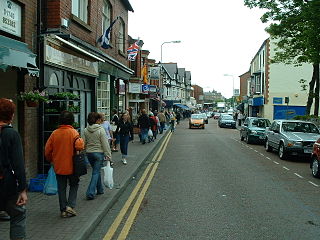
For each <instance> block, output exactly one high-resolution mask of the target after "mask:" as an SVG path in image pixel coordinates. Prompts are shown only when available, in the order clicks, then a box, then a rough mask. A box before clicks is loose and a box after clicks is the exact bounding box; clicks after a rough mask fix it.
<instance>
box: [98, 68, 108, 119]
mask: <svg viewBox="0 0 320 240" xmlns="http://www.w3.org/2000/svg"><path fill="white" fill-rule="evenodd" d="M100 80H101V81H98V82H97V84H98V86H97V110H98V112H103V113H104V114H105V116H106V119H107V120H110V75H107V74H101V76H100Z"/></svg>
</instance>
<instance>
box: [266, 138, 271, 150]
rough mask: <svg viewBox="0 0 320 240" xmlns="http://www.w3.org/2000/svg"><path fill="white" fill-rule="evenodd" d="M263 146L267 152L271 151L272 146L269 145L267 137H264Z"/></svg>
mask: <svg viewBox="0 0 320 240" xmlns="http://www.w3.org/2000/svg"><path fill="white" fill-rule="evenodd" d="M264 146H265V148H266V151H267V152H271V151H272V147H270V145H269V141H268V139H266V141H265V145H264Z"/></svg>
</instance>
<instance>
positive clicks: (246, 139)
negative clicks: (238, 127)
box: [244, 135, 251, 144]
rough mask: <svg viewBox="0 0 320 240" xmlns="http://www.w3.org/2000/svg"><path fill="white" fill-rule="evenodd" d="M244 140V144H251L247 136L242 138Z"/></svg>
mask: <svg viewBox="0 0 320 240" xmlns="http://www.w3.org/2000/svg"><path fill="white" fill-rule="evenodd" d="M244 140H245V142H246V143H248V144H249V143H251V140H250V138H249V136H248V135H246V137H245V138H244Z"/></svg>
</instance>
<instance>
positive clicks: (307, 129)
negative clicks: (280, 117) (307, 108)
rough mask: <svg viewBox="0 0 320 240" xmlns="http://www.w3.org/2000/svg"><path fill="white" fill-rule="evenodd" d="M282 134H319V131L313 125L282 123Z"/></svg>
mask: <svg viewBox="0 0 320 240" xmlns="http://www.w3.org/2000/svg"><path fill="white" fill-rule="evenodd" d="M282 130H283V131H284V132H303V133H319V129H318V128H317V126H316V125H315V124H313V123H304V122H284V123H282Z"/></svg>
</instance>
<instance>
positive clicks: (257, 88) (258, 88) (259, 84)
mask: <svg viewBox="0 0 320 240" xmlns="http://www.w3.org/2000/svg"><path fill="white" fill-rule="evenodd" d="M255 83H256V87H255V89H256V92H255V93H261V78H260V76H257V77H256V81H255Z"/></svg>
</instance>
